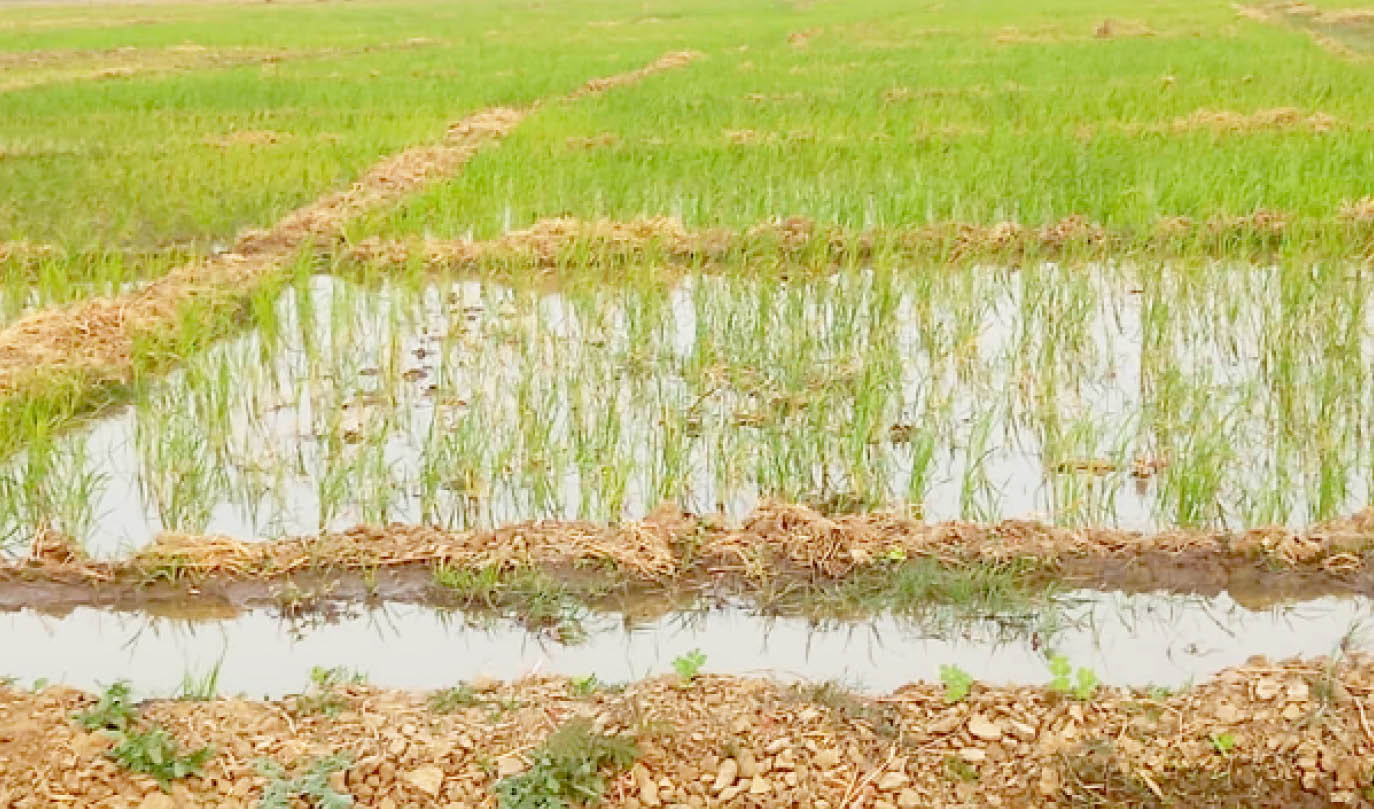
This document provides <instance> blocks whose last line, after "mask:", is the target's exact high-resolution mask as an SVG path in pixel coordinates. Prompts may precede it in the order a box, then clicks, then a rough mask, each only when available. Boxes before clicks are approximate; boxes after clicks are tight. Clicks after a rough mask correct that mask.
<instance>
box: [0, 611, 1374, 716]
mask: <svg viewBox="0 0 1374 809" xmlns="http://www.w3.org/2000/svg"><path fill="white" fill-rule="evenodd" d="M1371 617H1374V602H1371V601H1369V600H1368V599H1356V598H1323V599H1317V600H1315V601H1310V602H1304V603H1301V604H1297V605H1290V606H1286V607H1279V608H1273V609H1270V610H1266V611H1261V612H1252V611H1249V610H1246V609H1244V608H1243V607H1240V606H1239V605H1237V604H1236V603H1235V602H1234V601H1232V600H1231V599H1230V598H1228V597H1226V596H1219V597H1216V598H1212V599H1202V598H1179V597H1170V596H1164V595H1124V594H1113V593H1096V592H1081V593H1073V594H1070V595H1068V596H1067V597H1066V598H1065V599H1064V602H1063V610H1062V618H1061V620H1060V622H1059V625H1058V628H1057V629H1044V630H1043V631H1037V632H1035V633H1029V632H1021V633H1010V636H1009V633H1007V632H1005V631H1004V628H1003V627H1001V626H999V625H998V624H997V622H995V621H984V622H973V623H969V624H967V625H965V627H964V629H963V631H961V632H955V633H951V636H950V637H947V638H937V637H931V636H930V633H928V632H925V631H922V630H921V629H920V628H919V627H913V626H912V625H910V624H908V623H904V622H901V621H898V620H896V619H893V618H879V619H875V620H873V621H871V622H868V623H864V624H835V625H822V626H817V625H814V624H810V623H808V622H807V621H805V620H802V619H792V618H765V617H759V616H757V615H753V614H751V613H749V612H748V611H746V610H743V609H739V608H727V609H716V610H710V611H703V612H700V613H691V614H681V613H679V614H674V615H670V616H668V617H664V618H661V619H658V620H656V621H654V622H651V623H645V624H641V625H638V626H635V627H633V628H627V627H626V626H625V625H624V624H623V622H621V621H618V620H614V619H611V618H607V617H602V618H600V619H595V620H593V621H592V622H590V623H588V624H587V627H586V628H587V629H588V630H589V632H588V635H587V636H586V640H585V642H582V643H578V644H574V645H563V644H560V643H557V642H554V641H551V640H548V639H546V638H544V637H542V636H540V635H535V634H531V633H529V632H527V631H525V630H523V629H521V628H519V627H516V626H513V625H509V624H504V625H498V626H490V627H488V628H476V627H472V626H468V625H465V623H464V621H463V619H462V617H461V616H458V615H455V614H444V613H440V612H436V611H434V610H432V609H427V608H423V607H414V606H392V607H388V608H385V609H375V610H368V611H361V612H358V613H356V614H354V615H351V616H346V617H343V618H341V619H339V620H338V621H337V622H333V623H320V624H315V625H305V624H301V623H299V622H297V623H291V622H287V621H283V620H282V619H281V618H279V617H275V616H273V615H271V614H269V613H267V612H264V611H253V612H248V613H244V614H242V615H240V616H238V617H236V618H232V619H227V620H213V621H200V622H189V621H184V620H171V619H166V618H150V617H147V616H146V615H140V614H134V613H111V612H104V611H100V610H96V609H89V608H80V609H76V610H74V611H73V612H71V613H70V614H68V615H66V616H64V617H52V616H45V615H41V614H38V613H35V612H32V611H29V610H25V611H21V612H18V613H11V614H6V615H0V648H3V649H4V653H3V657H0V675H8V676H11V677H15V678H17V680H18V681H19V682H20V683H22V684H25V685H27V684H30V683H32V682H33V681H35V680H38V679H40V678H42V679H46V680H48V681H51V682H62V683H69V684H73V685H77V686H82V687H87V688H93V687H96V686H97V685H99V684H102V683H104V684H107V683H109V682H110V681H112V680H114V679H117V678H121V677H126V678H128V679H130V680H132V681H133V682H134V684H135V686H136V687H137V688H138V689H139V690H140V692H141V693H144V694H145V695H170V694H173V693H175V692H176V690H177V688H178V686H179V684H180V683H181V682H182V678H183V676H185V675H188V674H189V675H192V676H200V675H204V674H205V673H206V672H208V671H209V670H210V669H211V668H212V667H213V666H215V665H216V663H217V662H220V664H221V669H220V673H219V689H220V692H221V693H225V694H236V693H245V694H247V695H250V696H259V695H270V696H277V695H282V694H286V693H295V692H299V691H301V690H302V689H304V688H305V686H306V684H307V682H308V679H309V673H310V670H311V668H312V667H314V666H324V667H333V666H344V667H347V668H349V669H353V670H356V671H358V672H361V673H362V674H364V675H366V676H367V677H368V679H369V680H370V681H371V682H372V683H374V684H377V685H383V686H389V687H404V688H416V689H428V688H440V687H448V686H451V685H454V684H455V683H457V682H458V681H460V680H464V679H469V678H472V677H475V676H478V675H489V676H494V677H498V678H501V679H509V678H516V677H520V676H522V675H527V674H531V673H536V672H542V673H559V674H566V675H569V676H584V675H588V674H595V675H596V676H597V677H598V678H599V679H600V680H601V681H603V682H623V681H627V680H632V679H637V678H642V677H645V676H651V675H656V674H662V673H667V672H671V671H672V670H673V669H672V661H673V659H674V658H676V657H678V656H680V655H683V654H685V653H687V652H689V651H691V650H693V649H700V650H701V651H702V652H703V653H704V654H705V655H706V665H705V667H704V670H705V671H708V672H716V673H730V674H764V675H773V676H777V677H779V678H783V679H796V678H800V679H807V680H832V679H837V680H842V681H844V682H845V683H848V684H851V685H856V686H860V687H863V688H866V689H872V690H878V691H887V690H890V689H892V688H894V687H896V686H899V685H901V684H903V683H907V682H911V681H915V680H927V681H934V680H936V679H937V678H938V677H939V672H940V666H942V665H956V666H959V667H960V668H962V669H964V670H965V671H967V672H968V673H969V674H971V675H972V676H973V677H974V678H975V679H978V680H981V681H985V682H989V683H1031V684H1038V683H1044V682H1046V681H1047V680H1048V679H1049V677H1050V675H1049V669H1048V664H1047V657H1048V655H1050V654H1051V653H1059V654H1063V655H1065V656H1066V657H1067V658H1068V659H1069V660H1070V661H1071V662H1072V663H1073V664H1074V665H1075V666H1081V667H1086V668H1090V669H1092V670H1093V671H1094V672H1096V674H1097V675H1098V676H1099V677H1100V678H1101V680H1102V681H1103V682H1106V683H1110V684H1121V685H1137V686H1145V685H1161V686H1166V687H1179V686H1182V685H1186V684H1187V683H1189V682H1190V681H1195V680H1198V679H1201V678H1205V677H1207V676H1209V675H1211V674H1213V673H1215V672H1216V671H1218V670H1220V669H1221V668H1224V667H1226V666H1231V665H1238V664H1241V663H1243V662H1245V660H1246V659H1247V658H1249V657H1250V656H1251V655H1264V656H1266V657H1268V658H1270V659H1271V660H1278V659H1283V658H1286V657H1290V656H1295V655H1302V656H1309V657H1310V656H1316V655H1333V654H1339V653H1341V652H1342V651H1346V652H1349V651H1356V650H1362V649H1363V650H1374V645H1371V641H1370V638H1368V637H1367V636H1365V635H1364V634H1363V633H1362V632H1361V631H1360V629H1361V626H1362V625H1366V624H1367V622H1368V621H1369V620H1370V618H1371Z"/></svg>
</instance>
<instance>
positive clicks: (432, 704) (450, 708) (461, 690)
mask: <svg viewBox="0 0 1374 809" xmlns="http://www.w3.org/2000/svg"><path fill="white" fill-rule="evenodd" d="M481 702H482V700H481V698H480V697H478V696H477V692H475V691H473V690H472V689H471V688H469V687H468V686H467V685H465V684H460V685H455V686H454V687H452V688H445V689H442V690H440V691H435V692H434V693H433V694H430V695H429V709H430V710H431V711H433V712H435V713H453V712H454V711H456V710H458V709H459V708H470V707H472V706H473V705H479V704H481Z"/></svg>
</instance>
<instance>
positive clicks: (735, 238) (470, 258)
mask: <svg viewBox="0 0 1374 809" xmlns="http://www.w3.org/2000/svg"><path fill="white" fill-rule="evenodd" d="M733 136H734V138H735V139H736V140H737V142H740V143H749V142H752V139H753V138H755V137H757V133H752V132H737V133H733ZM1347 207H1349V206H1347ZM1343 210H1344V209H1343ZM1291 222H1292V217H1291V216H1290V215H1288V214H1287V213H1285V212H1281V211H1269V210H1259V211H1255V212H1254V213H1251V214H1247V215H1239V216H1214V217H1210V218H1208V219H1205V220H1201V221H1197V220H1193V219H1190V218H1188V217H1165V218H1162V219H1160V220H1159V221H1158V222H1157V223H1156V226H1155V228H1154V232H1153V233H1152V234H1150V235H1149V236H1148V237H1147V238H1148V243H1147V244H1143V245H1142V244H1141V243H1140V238H1141V237H1140V236H1139V235H1136V234H1131V235H1123V234H1120V233H1114V232H1112V231H1110V230H1108V229H1107V228H1106V227H1104V226H1102V225H1100V224H1097V223H1095V222H1092V221H1090V220H1088V219H1087V218H1085V217H1082V216H1070V217H1065V218H1064V219H1061V220H1059V221H1057V222H1052V223H1050V224H1047V225H1042V226H1039V227H1035V226H1030V225H1022V224H1020V223H1017V222H999V223H995V224H991V225H975V224H969V223H958V222H951V223H940V224H934V225H926V226H922V227H915V228H910V229H905V230H885V231H868V232H857V233H856V232H852V231H846V230H844V229H842V228H838V227H834V226H825V225H818V224H817V223H815V222H814V221H812V220H810V219H807V218H805V217H789V218H786V219H776V220H772V221H770V222H765V223H762V224H759V225H755V226H753V227H750V228H747V229H745V230H742V231H741V230H736V229H731V228H707V229H704V230H689V229H688V228H686V227H685V226H684V225H683V224H682V222H681V221H679V220H677V219H673V218H670V217H650V218H645V219H636V220H630V221H625V222H621V221H612V220H594V221H589V220H583V219H576V218H571V217H562V218H556V219H543V220H540V221H539V222H536V223H535V224H534V225H532V226H530V227H529V228H527V229H525V230H518V231H513V232H511V233H508V234H506V235H505V236H501V237H498V238H496V239H491V240H486V241H473V240H442V239H424V240H412V241H399V240H382V239H380V238H377V237H371V238H368V239H364V240H363V241H361V242H358V243H357V244H355V245H354V246H353V247H352V248H350V250H349V251H348V253H347V258H348V259H349V260H350V261H353V262H357V263H361V264H368V265H377V266H386V265H402V264H405V263H406V262H408V261H410V260H412V259H419V260H420V261H422V262H423V263H424V264H426V265H427V266H428V267H430V268H431V269H434V270H460V271H461V270H475V269H479V268H481V267H491V266H505V267H524V268H527V269H528V268H531V267H534V268H540V269H545V270H551V269H554V268H557V267H558V266H559V265H560V264H561V263H562V261H563V259H564V257H565V256H567V255H570V254H572V253H574V252H575V253H576V254H577V255H579V256H583V257H585V256H586V255H588V254H591V255H593V256H595V257H596V258H597V259H598V260H603V261H606V260H613V259H625V260H629V259H635V260H659V261H667V262H682V263H688V264H693V265H702V264H709V263H712V262H717V261H722V260H725V259H728V258H730V257H731V256H744V255H749V256H762V255H769V256H772V257H775V258H781V259H784V260H787V259H791V258H796V257H797V256H799V255H800V254H803V253H805V254H806V255H808V256H810V257H812V258H813V259H814V258H816V257H821V258H822V259H824V258H826V257H828V258H829V259H831V260H834V261H842V260H845V259H852V258H868V257H870V256H872V255H874V254H875V253H877V252H878V251H880V250H882V251H887V252H889V253H892V254H910V255H912V256H914V257H929V258H933V259H938V260H941V261H963V260H968V259H974V258H989V259H994V260H1003V261H1011V262H1016V261H1020V260H1022V259H1024V258H1026V257H1028V256H1050V255H1056V254H1065V253H1075V254H1086V255H1107V254H1109V253H1114V254H1123V253H1125V252H1127V251H1129V250H1130V249H1141V248H1143V249H1147V250H1149V249H1161V250H1167V249H1169V246H1170V245H1171V244H1173V243H1176V242H1179V241H1183V240H1192V241H1196V242H1200V243H1202V244H1204V245H1206V244H1217V245H1220V244H1226V243H1232V242H1235V241H1237V240H1250V241H1253V242H1255V243H1257V244H1272V243H1274V242H1275V241H1276V240H1277V239H1280V238H1282V237H1283V236H1284V235H1285V233H1286V232H1287V231H1288V229H1289V227H1290V224H1291ZM573 248H578V249H577V250H576V251H574V250H573ZM611 263H614V261H612V262H611Z"/></svg>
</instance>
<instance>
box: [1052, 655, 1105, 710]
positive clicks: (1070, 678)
mask: <svg viewBox="0 0 1374 809" xmlns="http://www.w3.org/2000/svg"><path fill="white" fill-rule="evenodd" d="M1050 675H1051V676H1050V682H1049V689H1050V690H1051V691H1054V692H1055V693H1057V694H1064V695H1066V696H1072V697H1073V698H1074V699H1078V700H1089V699H1092V696H1093V694H1094V693H1096V692H1097V685H1098V679H1097V673H1096V672H1094V671H1093V670H1092V669H1089V668H1082V667H1080V668H1079V669H1078V671H1077V672H1076V673H1075V672H1074V670H1073V666H1072V665H1071V664H1070V663H1069V659H1068V658H1067V657H1065V656H1064V655H1054V656H1053V657H1051V658H1050Z"/></svg>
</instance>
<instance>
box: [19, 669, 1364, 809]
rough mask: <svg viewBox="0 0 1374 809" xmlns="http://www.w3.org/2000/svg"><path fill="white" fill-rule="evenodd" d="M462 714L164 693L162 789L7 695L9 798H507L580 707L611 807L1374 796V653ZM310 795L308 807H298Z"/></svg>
mask: <svg viewBox="0 0 1374 809" xmlns="http://www.w3.org/2000/svg"><path fill="white" fill-rule="evenodd" d="M469 685H470V686H471V692H470V693H471V694H472V695H473V698H472V699H471V700H470V701H469V704H468V705H467V706H466V707H460V708H458V709H457V710H455V711H453V712H449V713H443V712H438V711H436V710H435V709H434V708H433V707H432V703H431V702H430V700H429V699H428V695H426V694H422V693H408V692H398V691H387V690H381V689H376V688H371V687H368V686H360V685H348V686H338V687H337V689H338V690H337V691H335V692H331V693H332V695H333V698H335V699H336V700H337V703H336V705H337V708H338V710H337V712H336V713H335V714H334V716H332V717H330V716H327V715H325V714H323V713H312V712H311V710H310V706H311V705H312V703H311V702H310V701H308V700H303V699H299V698H295V699H293V698H287V699H285V700H281V701H271V702H258V701H250V700H244V699H218V700H214V701H210V702H177V701H154V702H148V703H144V704H143V705H142V706H140V711H139V713H140V718H139V720H138V721H139V722H140V723H141V724H144V725H148V726H152V725H156V726H160V727H162V728H165V729H166V730H167V731H168V732H169V733H171V734H172V736H174V737H175V738H176V739H177V740H178V741H179V742H180V743H181V744H182V746H183V748H184V749H189V748H191V747H199V746H201V745H210V746H212V747H213V748H214V751H215V752H214V755H213V757H212V758H210V759H209V761H208V762H207V764H206V765H205V767H204V770H203V772H202V774H201V775H200V776H192V777H188V778H185V779H182V780H179V781H176V782H174V784H175V785H174V786H173V787H172V788H171V789H170V790H169V791H163V790H160V789H159V788H158V786H157V784H156V782H155V781H153V780H152V779H151V778H150V777H147V776H143V775H139V774H131V773H130V772H128V771H127V770H124V769H121V768H120V767H118V766H117V765H115V764H114V762H112V761H111V760H110V759H109V758H108V757H107V755H106V753H107V751H108V749H109V747H110V745H111V742H110V740H109V739H108V738H106V737H105V736H104V735H102V734H101V733H99V732H89V731H86V730H83V729H82V728H81V727H80V726H79V725H78V724H77V723H76V722H74V721H73V720H72V715H73V713H74V712H77V711H79V710H81V709H83V708H87V707H89V706H90V705H91V704H92V703H94V701H95V699H94V696H93V695H90V694H87V693H84V692H81V691H77V690H74V689H69V688H60V687H48V688H45V689H43V690H41V691H38V692H36V693H35V692H29V691H23V690H17V689H14V688H8V687H3V688H0V805H3V806H7V807H15V809H30V808H33V809H36V808H37V807H49V806H82V807H98V808H103V807H125V806H129V807H139V809H169V808H170V807H211V806H214V807H225V809H237V808H238V807H250V806H256V805H257V802H258V800H259V796H260V795H261V792H262V789H263V786H264V778H263V777H262V776H261V775H259V774H258V771H257V770H256V768H255V766H254V762H256V761H260V760H262V759H265V758H270V759H273V760H275V761H277V762H279V763H281V764H282V765H283V766H285V767H286V769H287V770H288V771H289V772H299V771H301V770H303V769H304V768H305V766H306V765H307V763H308V762H310V761H312V760H317V759H318V758H320V757H323V756H328V755H332V754H335V753H338V752H346V753H348V754H350V755H351V757H352V764H351V766H349V767H348V769H347V770H346V771H342V772H338V773H336V774H335V775H333V776H332V779H331V782H332V785H333V787H334V788H335V789H336V790H338V791H340V792H347V793H349V794H351V795H352V796H353V798H354V799H355V801H356V805H357V806H362V807H377V809H413V808H417V807H431V806H438V807H479V806H480V807H495V806H496V804H497V799H496V797H495V796H494V795H493V793H492V787H493V785H494V784H495V783H496V782H497V781H499V780H500V779H502V778H504V777H508V776H512V775H516V774H519V773H522V772H524V771H526V770H527V769H528V767H529V766H530V762H531V752H532V751H533V750H535V749H536V748H537V747H538V745H539V744H540V743H541V742H542V741H544V740H545V739H546V738H548V736H549V735H550V734H551V733H552V732H553V730H554V729H555V728H557V727H559V726H561V725H563V724H564V723H565V722H567V721H569V720H570V719H573V718H575V717H585V718H586V719H588V720H590V722H591V723H592V727H593V728H594V729H595V730H596V731H599V732H602V733H607V734H624V735H628V736H630V737H632V738H633V739H634V740H635V742H636V744H637V746H638V749H639V756H638V760H637V761H636V762H635V763H634V764H633V766H631V767H629V768H628V769H624V770H620V771H617V772H611V771H609V770H607V771H605V774H606V775H607V784H608V787H607V791H606V800H605V804H606V805H607V806H610V807H627V809H628V808H636V809H637V808H638V807H679V808H680V807H692V808H693V809H705V807H741V808H743V807H793V806H795V807H817V809H840V807H846V808H848V809H860V808H863V809H894V808H900V809H914V808H915V807H956V806H1087V805H1095V806H1274V807H1279V806H1282V807H1294V806H1329V805H1348V806H1368V805H1371V803H1370V800H1369V798H1370V789H1369V784H1370V776H1371V769H1372V768H1374V733H1372V732H1371V729H1370V725H1369V722H1368V714H1369V713H1370V712H1371V711H1374V698H1371V694H1372V693H1374V662H1372V661H1370V660H1367V659H1363V658H1359V657H1356V658H1351V659H1346V660H1343V661H1339V662H1333V661H1323V660H1316V661H1306V662H1288V663H1278V664H1271V663H1269V662H1267V661H1264V660H1262V659H1254V660H1252V661H1251V662H1250V664H1249V665H1247V666H1245V667H1241V668H1237V669H1231V670H1227V671H1224V672H1222V673H1220V674H1219V675H1217V676H1216V677H1214V678H1213V679H1211V680H1209V681H1207V682H1205V683H1202V684H1200V685H1196V686H1194V687H1192V688H1190V689H1187V690H1184V691H1182V692H1180V693H1176V694H1167V693H1165V692H1158V691H1156V692H1148V693H1147V692H1141V691H1134V692H1132V691H1125V690H1120V689H1106V688H1100V689H1098V690H1097V692H1096V693H1095V694H1093V695H1092V696H1091V697H1089V698H1088V699H1082V700H1080V699H1076V698H1074V697H1072V696H1068V695H1064V694H1060V693H1057V692H1053V691H1049V690H1046V689H1042V688H1029V687H1018V688H1010V687H1009V688H997V687H987V686H983V685H981V684H977V683H975V684H973V686H972V688H971V690H970V691H969V693H968V695H967V696H966V697H965V698H963V699H962V700H960V701H958V702H949V701H947V699H946V694H945V692H944V690H943V688H942V687H941V686H938V685H931V684H914V685H908V686H905V687H903V688H901V689H898V690H897V691H896V692H894V693H892V694H890V695H887V696H884V697H877V698H874V697H866V696H862V695H857V694H854V693H850V692H846V691H843V690H841V689H838V688H834V687H818V686H806V685H795V684H793V685H789V684H783V683H779V682H776V681H772V680H764V679H747V678H733V677H717V676H710V675H700V676H698V677H697V678H696V679H695V680H694V681H692V682H687V683H684V682H683V681H681V680H679V679H678V678H676V677H662V678H657V679H651V680H646V681H642V682H639V683H634V684H631V685H629V686H627V687H625V688H624V690H620V691H612V690H603V691H599V692H596V693H594V694H591V695H590V696H584V697H575V696H572V695H571V694H572V692H573V690H574V689H573V688H572V687H571V685H572V684H571V683H570V682H569V681H567V680H564V679H555V678H533V679H528V680H524V681H521V682H516V683H498V682H495V681H473V682H471V683H470V684H469ZM298 805H303V804H298Z"/></svg>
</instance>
